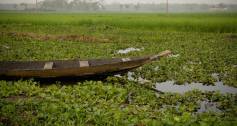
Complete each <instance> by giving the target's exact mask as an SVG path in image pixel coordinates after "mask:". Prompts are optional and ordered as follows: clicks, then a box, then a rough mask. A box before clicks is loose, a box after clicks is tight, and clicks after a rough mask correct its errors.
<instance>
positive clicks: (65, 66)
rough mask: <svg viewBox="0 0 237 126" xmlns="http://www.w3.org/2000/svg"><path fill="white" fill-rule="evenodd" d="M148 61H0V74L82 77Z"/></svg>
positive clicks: (39, 76) (124, 68) (121, 69)
mask: <svg viewBox="0 0 237 126" xmlns="http://www.w3.org/2000/svg"><path fill="white" fill-rule="evenodd" d="M147 62H150V58H149V57H142V58H125V59H119V58H117V59H105V60H102V59H98V60H84V61H80V60H70V61H68V60H65V61H32V62H0V76H6V77H36V78H56V77H83V76H94V75H105V74H107V73H113V74H116V73H119V72H121V71H128V70H131V69H134V68H137V67H140V66H142V65H144V64H145V63H147Z"/></svg>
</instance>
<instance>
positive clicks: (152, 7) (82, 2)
mask: <svg viewBox="0 0 237 126" xmlns="http://www.w3.org/2000/svg"><path fill="white" fill-rule="evenodd" d="M166 7H167V6H166V4H142V3H133V4H119V3H116V4H104V3H103V0H72V1H71V2H68V0H44V1H41V2H38V3H35V4H26V3H21V4H0V10H27V11H30V10H38V11H92V12H93V11H96V12H97V11H108V12H111V11H112V12H166V10H167V8H166ZM168 10H169V12H208V11H228V12H229V11H237V5H236V4H223V3H220V4H216V5H207V4H170V5H169V9H168Z"/></svg>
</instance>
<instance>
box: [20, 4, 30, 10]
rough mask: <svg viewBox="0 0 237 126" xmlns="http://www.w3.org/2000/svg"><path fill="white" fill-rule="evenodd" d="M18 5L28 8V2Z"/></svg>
mask: <svg viewBox="0 0 237 126" xmlns="http://www.w3.org/2000/svg"><path fill="white" fill-rule="evenodd" d="M20 5H21V6H23V7H24V10H28V4H27V3H20Z"/></svg>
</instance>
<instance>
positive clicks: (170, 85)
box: [156, 81, 237, 94]
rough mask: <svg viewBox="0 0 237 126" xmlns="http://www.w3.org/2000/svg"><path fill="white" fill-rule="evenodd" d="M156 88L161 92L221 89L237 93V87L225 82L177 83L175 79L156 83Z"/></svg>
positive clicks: (221, 90)
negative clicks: (212, 84) (211, 84)
mask: <svg viewBox="0 0 237 126" xmlns="http://www.w3.org/2000/svg"><path fill="white" fill-rule="evenodd" d="M156 89H157V90H159V91H161V92H171V93H185V92H188V91H192V90H200V91H220V93H222V94H224V93H231V94H237V88H234V87H230V86H227V85H224V84H223V82H221V81H219V82H216V83H215V85H214V86H207V85H203V84H202V83H191V84H187V83H186V84H185V85H176V84H175V82H174V81H166V82H162V83H156Z"/></svg>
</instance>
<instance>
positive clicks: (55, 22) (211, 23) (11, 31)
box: [0, 13, 237, 125]
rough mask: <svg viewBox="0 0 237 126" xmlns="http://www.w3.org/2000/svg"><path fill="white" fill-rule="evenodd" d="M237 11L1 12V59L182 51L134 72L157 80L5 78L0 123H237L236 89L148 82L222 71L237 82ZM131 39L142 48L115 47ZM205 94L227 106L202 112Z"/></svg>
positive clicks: (206, 78) (202, 78) (199, 78)
mask: <svg viewBox="0 0 237 126" xmlns="http://www.w3.org/2000/svg"><path fill="white" fill-rule="evenodd" d="M236 17H237V14H235V13H224V14H170V15H165V14H53V13H47V14H46V13H37V14H36V13H1V14H0V29H1V33H0V35H1V37H0V60H1V61H8V60H20V61H24V60H34V61H36V60H58V59H76V58H81V59H88V58H111V57H129V56H143V55H150V54H157V53H159V52H161V51H163V50H166V49H169V50H172V51H173V52H174V53H175V54H179V55H180V56H179V57H177V58H171V57H170V58H164V59H161V60H160V61H156V62H153V63H151V64H147V65H144V66H143V67H141V68H139V69H136V70H134V71H133V72H134V73H135V77H136V78H138V77H140V76H141V77H143V78H146V79H148V80H151V81H152V83H149V84H145V85H140V84H138V83H136V82H131V81H129V80H128V79H127V78H126V75H125V76H123V78H116V77H108V78H107V79H106V80H101V81H92V80H88V81H82V82H74V83H67V82H55V83H50V84H48V85H45V84H43V83H41V82H38V81H35V80H34V79H32V80H19V81H8V80H2V81H0V98H1V99H0V125H174V124H176V125H184V124H185V125H236V123H237V120H236V117H237V102H236V101H237V99H236V98H237V97H236V95H231V94H225V95H222V94H219V93H218V92H205V93H202V92H200V91H192V92H188V93H186V94H184V95H181V94H171V93H165V94H159V95H158V96H157V94H156V93H155V92H154V91H152V90H149V89H148V88H147V87H151V86H152V85H153V84H154V83H156V82H163V81H166V80H175V81H176V83H178V84H184V83H185V82H202V83H205V84H207V85H211V84H213V83H214V82H215V81H216V80H215V79H214V78H212V76H211V74H212V73H219V74H220V79H221V80H222V81H223V82H224V84H226V85H229V86H234V87H237V78H236V75H237V68H236V65H237V55H236V54H237V44H236V42H237V33H236V32H237V18H236ZM23 33H24V34H23ZM16 34H19V35H16ZM32 34H34V35H35V34H37V35H39V36H37V37H45V36H46V35H51V36H60V35H82V36H83V35H85V36H88V37H94V38H98V39H102V40H103V39H106V40H109V41H106V42H104V43H103V42H88V41H86V40H85V41H83V40H80V41H72V40H60V39H58V40H57V39H47V40H45V41H44V40H42V39H38V38H37V37H31V36H30V35H32ZM128 47H136V48H144V50H142V51H140V52H131V53H128V54H124V55H122V54H117V53H116V51H117V50H119V49H124V48H128ZM156 67H159V69H158V71H156V70H155V69H154V68H156ZM128 97H129V99H132V102H128ZM206 99H208V100H210V101H213V102H217V103H218V105H217V107H218V108H219V109H220V110H221V111H222V113H214V112H209V113H208V112H207V113H196V111H197V110H198V109H199V107H200V106H199V102H200V101H203V100H206ZM164 106H166V107H164ZM175 106H178V107H175Z"/></svg>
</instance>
